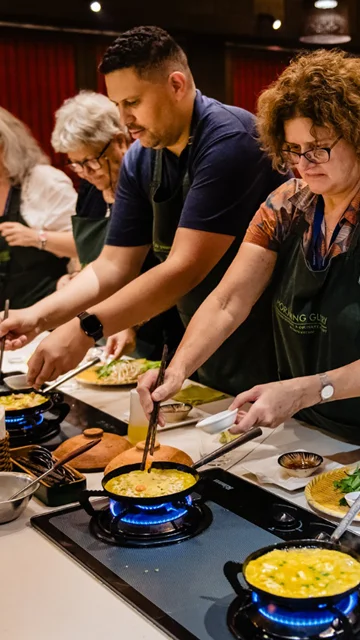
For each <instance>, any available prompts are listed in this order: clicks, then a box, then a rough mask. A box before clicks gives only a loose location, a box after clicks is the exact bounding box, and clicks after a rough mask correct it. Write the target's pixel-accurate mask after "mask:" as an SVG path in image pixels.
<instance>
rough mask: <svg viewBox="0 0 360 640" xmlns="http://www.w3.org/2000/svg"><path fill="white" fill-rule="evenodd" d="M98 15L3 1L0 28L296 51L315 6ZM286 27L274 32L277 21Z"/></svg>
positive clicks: (201, 3)
mask: <svg viewBox="0 0 360 640" xmlns="http://www.w3.org/2000/svg"><path fill="white" fill-rule="evenodd" d="M100 2H101V4H102V11H101V12H100V13H93V12H92V11H91V10H90V0H57V1H56V0H55V1H54V0H53V1H52V2H49V0H31V1H29V0H1V2H0V22H3V23H4V22H5V23H7V22H13V23H22V24H37V25H49V26H56V27H60V28H66V27H68V28H69V27H70V28H76V29H91V30H96V31H111V32H112V33H114V32H119V31H123V30H124V29H127V28H129V27H132V26H135V25H139V24H158V25H160V26H163V27H165V28H167V29H169V30H170V31H171V32H173V33H181V32H185V33H186V32H187V33H189V32H192V33H199V34H208V35H210V34H213V35H214V36H215V35H217V36H222V37H225V38H227V39H232V40H235V41H238V42H257V43H259V42H260V43H261V42H265V43H267V44H282V45H291V46H294V44H296V43H297V42H298V38H299V36H300V35H301V30H302V25H303V22H304V17H305V15H306V13H307V11H308V10H309V8H310V7H311V6H313V0H181V2H176V1H175V2H171V1H169V0H152V2H146V1H145V0H131V2H120V0H100ZM358 4H360V3H359V2H358V0H339V5H340V6H341V5H342V6H343V7H345V6H346V7H348V10H349V19H350V20H349V21H350V31H351V35H352V43H351V46H355V47H356V46H360V10H359V8H358V6H357V5H358ZM273 17H274V18H278V17H280V18H281V20H282V26H281V28H280V29H279V30H278V31H273V29H272V26H271V25H272V18H273Z"/></svg>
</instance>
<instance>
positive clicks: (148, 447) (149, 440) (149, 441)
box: [140, 344, 168, 471]
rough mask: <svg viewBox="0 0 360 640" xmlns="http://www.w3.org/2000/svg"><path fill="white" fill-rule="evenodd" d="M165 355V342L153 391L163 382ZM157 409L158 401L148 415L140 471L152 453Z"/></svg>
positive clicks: (158, 409) (166, 350)
mask: <svg viewBox="0 0 360 640" xmlns="http://www.w3.org/2000/svg"><path fill="white" fill-rule="evenodd" d="M167 356H168V348H167V345H166V344H165V345H164V348H163V352H162V356H161V364H160V369H159V374H158V377H157V379H156V383H155V387H154V389H153V391H155V389H156V388H157V387H159V386H160V385H161V384H162V383H163V382H164V376H165V369H166V360H167ZM159 411H160V402H154V406H153V410H152V412H151V415H150V420H149V427H148V431H147V434H146V441H145V448H144V454H143V457H142V461H141V467H140V469H141V471H144V470H145V468H146V459H147V457H148V455H149V453H150V455H151V456H152V455H153V454H154V448H155V438H156V430H157V423H158V419H159ZM149 471H150V468H149Z"/></svg>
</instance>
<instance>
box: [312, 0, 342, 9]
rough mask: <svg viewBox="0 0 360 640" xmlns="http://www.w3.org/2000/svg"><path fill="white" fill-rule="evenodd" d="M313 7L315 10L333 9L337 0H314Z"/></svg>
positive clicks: (336, 4)
mask: <svg viewBox="0 0 360 640" xmlns="http://www.w3.org/2000/svg"><path fill="white" fill-rule="evenodd" d="M314 5H315V7H316V8H317V9H335V7H337V6H338V2H337V0H316V1H315V2H314Z"/></svg>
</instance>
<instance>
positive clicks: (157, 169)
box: [150, 149, 163, 200]
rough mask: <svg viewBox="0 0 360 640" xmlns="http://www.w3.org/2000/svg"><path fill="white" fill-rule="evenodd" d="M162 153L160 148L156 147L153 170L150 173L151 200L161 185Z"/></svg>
mask: <svg viewBox="0 0 360 640" xmlns="http://www.w3.org/2000/svg"><path fill="white" fill-rule="evenodd" d="M162 154H163V152H162V149H158V150H156V151H155V162H154V170H153V175H152V181H151V183H150V197H151V200H154V198H155V194H156V192H157V190H158V189H159V187H160V185H161V176H162V158H163V155H162Z"/></svg>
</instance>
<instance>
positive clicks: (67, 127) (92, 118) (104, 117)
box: [51, 91, 125, 153]
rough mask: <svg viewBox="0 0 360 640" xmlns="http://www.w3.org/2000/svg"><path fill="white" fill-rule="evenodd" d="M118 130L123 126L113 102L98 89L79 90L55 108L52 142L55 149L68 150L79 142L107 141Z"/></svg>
mask: <svg viewBox="0 0 360 640" xmlns="http://www.w3.org/2000/svg"><path fill="white" fill-rule="evenodd" d="M117 133H124V134H125V129H123V128H122V127H121V125H120V116H119V112H118V110H117V108H116V106H115V105H114V103H113V102H111V100H109V98H107V97H106V96H104V95H103V94H101V93H95V92H94V91H80V93H78V94H77V95H76V96H74V97H73V98H68V99H67V100H65V102H64V103H63V105H62V106H61V107H60V109H58V110H57V111H56V113H55V128H54V131H53V133H52V136H51V144H52V146H53V147H54V149H55V151H58V152H61V153H70V152H71V151H76V150H77V148H78V147H79V146H82V145H90V146H93V145H94V146H96V145H98V144H100V143H101V144H106V143H107V142H109V140H111V138H113V137H114V136H115V135H116V134H117Z"/></svg>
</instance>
